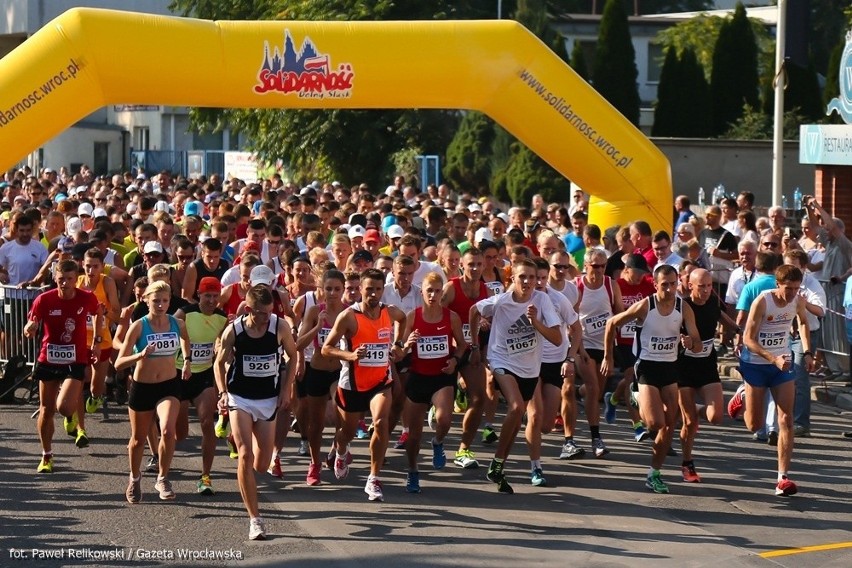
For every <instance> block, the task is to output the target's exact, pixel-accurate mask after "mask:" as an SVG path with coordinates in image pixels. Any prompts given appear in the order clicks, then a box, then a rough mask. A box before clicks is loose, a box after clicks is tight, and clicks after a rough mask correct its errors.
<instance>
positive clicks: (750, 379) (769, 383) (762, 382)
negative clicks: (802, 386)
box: [740, 361, 796, 388]
mask: <svg viewBox="0 0 852 568" xmlns="http://www.w3.org/2000/svg"><path fill="white" fill-rule="evenodd" d="M740 374H741V375H742V376H743V380H744V381H745V382H746V383H748V384H749V385H750V386H753V387H756V388H772V387H777V386H778V385H782V384H784V383H787V382H790V381H792V380H793V379H795V378H796V375H795V373H793V367H792V366H791V367H790V370H789V371H782V370H781V369H779V368H778V367H776V366H775V365H755V364H754V363H744V362H742V361H740Z"/></svg>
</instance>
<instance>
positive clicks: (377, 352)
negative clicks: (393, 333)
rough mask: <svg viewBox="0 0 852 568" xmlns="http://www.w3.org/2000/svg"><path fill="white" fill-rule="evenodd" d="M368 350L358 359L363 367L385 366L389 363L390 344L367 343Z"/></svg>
mask: <svg viewBox="0 0 852 568" xmlns="http://www.w3.org/2000/svg"><path fill="white" fill-rule="evenodd" d="M364 346H365V347H366V348H367V352H366V353H365V354H364V357H362V358H361V359H359V360H358V364H359V365H361V366H362V367H384V366H386V365H387V364H388V353H389V351H390V345H388V344H387V343H365V344H364Z"/></svg>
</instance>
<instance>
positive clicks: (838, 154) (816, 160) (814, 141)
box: [799, 124, 852, 166]
mask: <svg viewBox="0 0 852 568" xmlns="http://www.w3.org/2000/svg"><path fill="white" fill-rule="evenodd" d="M799 163H800V164H818V165H832V166H852V125H846V124H803V125H801V126H800V127H799Z"/></svg>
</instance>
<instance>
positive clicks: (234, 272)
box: [222, 264, 240, 288]
mask: <svg viewBox="0 0 852 568" xmlns="http://www.w3.org/2000/svg"><path fill="white" fill-rule="evenodd" d="M239 281H240V265H239V264H238V265H236V266H232V267H231V268H229V269H228V270H226V271H225V274H223V275H222V288H225V286H230V285H231V284H236V283H237V282H239Z"/></svg>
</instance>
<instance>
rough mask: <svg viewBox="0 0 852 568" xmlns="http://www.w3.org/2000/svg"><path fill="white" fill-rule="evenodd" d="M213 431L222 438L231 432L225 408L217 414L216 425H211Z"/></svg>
mask: <svg viewBox="0 0 852 568" xmlns="http://www.w3.org/2000/svg"><path fill="white" fill-rule="evenodd" d="M213 432H215V433H216V437H217V438H222V439H223V440H224V439H225V438H227V437H228V434H230V433H231V421H230V420H229V418H228V411H227V410H224V411H222V413H221V414H219V418H218V419H217V420H216V425H215V426H214V427H213Z"/></svg>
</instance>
